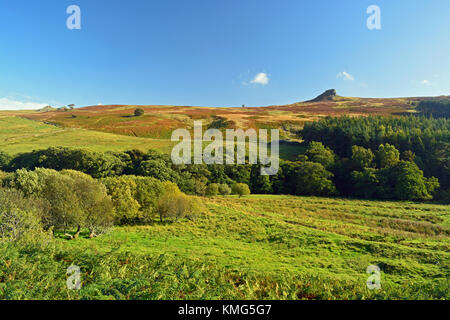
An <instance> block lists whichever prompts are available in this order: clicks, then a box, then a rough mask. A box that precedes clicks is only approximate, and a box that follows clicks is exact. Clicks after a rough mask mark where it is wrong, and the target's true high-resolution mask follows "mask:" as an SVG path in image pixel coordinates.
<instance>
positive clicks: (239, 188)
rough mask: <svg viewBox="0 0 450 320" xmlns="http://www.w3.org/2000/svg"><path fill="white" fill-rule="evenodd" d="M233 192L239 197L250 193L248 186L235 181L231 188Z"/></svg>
mask: <svg viewBox="0 0 450 320" xmlns="http://www.w3.org/2000/svg"><path fill="white" fill-rule="evenodd" d="M231 191H232V192H233V194H237V195H239V198H240V197H242V196H246V195H249V194H250V188H249V187H248V185H246V184H245V183H236V184H235V185H233V187H232V188H231Z"/></svg>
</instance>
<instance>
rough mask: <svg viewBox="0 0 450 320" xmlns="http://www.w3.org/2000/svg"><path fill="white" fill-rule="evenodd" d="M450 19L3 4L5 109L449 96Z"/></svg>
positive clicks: (360, 1) (295, 8)
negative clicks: (329, 95) (371, 24)
mask: <svg viewBox="0 0 450 320" xmlns="http://www.w3.org/2000/svg"><path fill="white" fill-rule="evenodd" d="M73 4H74V5H78V6H79V7H80V9H81V30H69V29H67V27H66V20H67V18H68V17H69V15H68V14H67V13H66V8H67V7H68V6H69V5H73ZM372 4H375V5H378V6H379V7H380V8H381V24H382V29H381V30H368V28H367V27H366V20H367V18H368V17H369V15H368V14H367V13H366V9H367V7H368V6H369V5H372ZM449 18H450V1H448V0H426V1H425V0H409V1H401V0H398V1H392V0H371V1H365V0H345V1H332V0H329V1H325V0H315V1H301V0H277V1H275V0H190V1H188V0H126V1H125V0H109V1H106V0H95V1H94V0H70V1H66V0H54V1H50V0H41V1H30V0H27V1H25V0H3V1H1V3H0V109H13V108H16V109H20V108H27V107H30V106H32V107H38V106H41V105H43V104H51V105H54V106H61V105H65V104H70V103H74V104H76V105H77V106H86V105H96V104H168V105H195V106H241V105H242V104H246V105H247V106H265V105H272V104H287V103H292V102H295V101H301V100H306V99H310V98H313V97H314V96H316V95H318V94H320V93H321V92H322V91H324V90H325V89H329V88H335V89H336V90H337V91H338V93H339V94H341V95H345V96H360V97H399V96H429V95H440V94H450V90H449V89H450V41H449V40H450V19H449Z"/></svg>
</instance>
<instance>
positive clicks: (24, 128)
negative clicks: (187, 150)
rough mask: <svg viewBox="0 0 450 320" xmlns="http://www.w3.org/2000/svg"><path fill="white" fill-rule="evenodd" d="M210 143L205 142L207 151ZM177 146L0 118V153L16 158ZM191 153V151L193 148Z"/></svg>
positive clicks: (295, 150) (291, 148)
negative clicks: (60, 150) (66, 150)
mask: <svg viewBox="0 0 450 320" xmlns="http://www.w3.org/2000/svg"><path fill="white" fill-rule="evenodd" d="M209 143H210V142H204V143H203V145H204V147H206V146H207V145H208V144H209ZM175 145H176V142H172V141H171V140H170V138H169V139H153V138H145V137H134V136H128V135H121V134H114V133H108V132H101V131H93V130H87V129H81V128H62V127H58V126H55V125H50V124H45V123H43V122H38V121H33V120H29V119H25V118H20V117H10V116H8V117H7V116H0V151H4V152H7V153H9V154H11V155H15V154H18V153H22V152H30V151H33V150H40V149H46V148H49V147H58V146H59V147H73V148H87V149H90V150H93V151H100V152H106V151H126V150H131V149H140V150H143V151H147V150H149V149H155V150H159V151H161V152H163V153H166V154H170V153H171V151H172V148H173V146H175ZM192 150H193V148H192ZM303 152H304V148H303V147H302V146H300V145H299V144H298V143H294V142H292V143H282V144H280V157H281V158H282V159H288V160H295V159H296V157H297V156H298V154H300V153H303Z"/></svg>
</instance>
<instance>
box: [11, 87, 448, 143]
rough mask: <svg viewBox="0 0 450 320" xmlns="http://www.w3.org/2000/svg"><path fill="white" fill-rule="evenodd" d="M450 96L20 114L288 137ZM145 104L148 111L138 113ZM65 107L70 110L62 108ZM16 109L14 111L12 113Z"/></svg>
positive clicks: (121, 127) (124, 126)
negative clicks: (311, 125)
mask: <svg viewBox="0 0 450 320" xmlns="http://www.w3.org/2000/svg"><path fill="white" fill-rule="evenodd" d="M438 99H439V100H447V101H450V97H448V96H441V97H434V98H433V97H413V98H357V97H343V96H340V95H338V94H337V92H336V90H334V89H329V90H326V91H325V92H323V93H322V94H320V95H319V96H317V97H316V98H314V99H312V100H309V101H303V102H296V103H293V104H287V105H274V106H267V107H245V108H222V107H221V108H216V107H192V106H161V105H145V106H136V105H102V106H89V107H83V108H76V109H71V108H70V107H65V108H60V109H55V108H53V107H50V106H48V107H45V108H43V109H41V110H39V111H40V112H35V111H33V112H29V113H26V112H21V113H18V114H17V115H18V116H20V117H24V118H28V119H32V120H37V121H42V122H45V123H49V124H54V125H58V126H61V127H64V128H83V129H88V130H95V131H101V132H108V133H114V134H120V135H127V136H134V137H146V138H156V139H170V137H171V134H172V131H173V130H175V129H178V128H188V129H190V128H192V126H193V122H194V120H203V125H204V127H205V128H209V127H211V128H213V127H214V128H217V127H218V126H219V127H220V129H221V130H223V129H226V128H243V129H247V128H255V129H258V128H266V129H269V128H277V129H280V134H281V138H282V139H289V138H290V137H294V136H295V135H296V132H298V130H300V129H301V128H302V127H303V125H304V123H305V122H309V121H315V120H318V119H320V118H322V117H324V116H337V117H338V116H343V115H348V116H368V115H379V116H393V115H394V116H395V115H404V114H411V113H417V112H419V109H418V106H419V104H420V102H421V101H430V100H433V101H434V100H438ZM136 108H141V109H143V110H144V115H142V116H140V117H135V116H134V110H135V109H136ZM62 111H64V112H62ZM9 113H10V114H12V113H13V112H9Z"/></svg>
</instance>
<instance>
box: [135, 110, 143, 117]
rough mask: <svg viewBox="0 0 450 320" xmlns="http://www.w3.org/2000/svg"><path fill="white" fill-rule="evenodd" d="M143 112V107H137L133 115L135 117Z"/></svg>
mask: <svg viewBox="0 0 450 320" xmlns="http://www.w3.org/2000/svg"><path fill="white" fill-rule="evenodd" d="M144 113H145V111H144V109H142V108H137V109H136V110H134V115H135V116H136V117H140V116H143V115H144Z"/></svg>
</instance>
